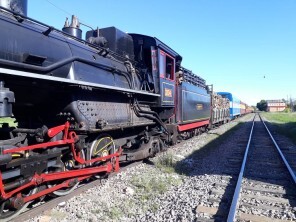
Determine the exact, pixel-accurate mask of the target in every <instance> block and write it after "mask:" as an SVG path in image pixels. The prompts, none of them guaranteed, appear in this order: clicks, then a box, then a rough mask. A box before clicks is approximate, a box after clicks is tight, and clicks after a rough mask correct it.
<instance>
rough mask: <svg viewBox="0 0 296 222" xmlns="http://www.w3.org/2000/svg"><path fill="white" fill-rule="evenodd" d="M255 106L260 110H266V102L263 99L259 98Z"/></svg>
mask: <svg viewBox="0 0 296 222" xmlns="http://www.w3.org/2000/svg"><path fill="white" fill-rule="evenodd" d="M257 108H258V109H259V110H260V111H266V110H267V102H266V101H265V100H261V101H260V102H259V103H257Z"/></svg>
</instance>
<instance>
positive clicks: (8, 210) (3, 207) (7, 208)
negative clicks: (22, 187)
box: [0, 188, 38, 221]
mask: <svg viewBox="0 0 296 222" xmlns="http://www.w3.org/2000/svg"><path fill="white" fill-rule="evenodd" d="M37 191H38V188H34V189H32V190H29V191H27V193H23V194H22V196H23V197H25V196H30V195H32V194H35V193H37ZM32 202H33V201H30V202H27V203H25V204H23V205H22V206H20V207H19V208H18V209H15V208H13V207H12V206H11V203H10V200H5V201H1V202H0V221H10V220H12V219H13V218H15V217H16V216H18V215H19V214H20V213H22V212H23V211H24V210H25V209H26V208H27V207H28V206H29V205H30V203H32Z"/></svg>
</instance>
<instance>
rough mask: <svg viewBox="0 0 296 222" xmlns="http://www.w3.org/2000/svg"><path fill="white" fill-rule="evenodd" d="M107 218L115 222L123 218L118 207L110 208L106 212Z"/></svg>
mask: <svg viewBox="0 0 296 222" xmlns="http://www.w3.org/2000/svg"><path fill="white" fill-rule="evenodd" d="M108 216H109V218H111V219H112V220H117V219H119V218H120V217H122V216H123V212H122V211H121V209H120V208H118V207H111V209H110V210H109V211H108Z"/></svg>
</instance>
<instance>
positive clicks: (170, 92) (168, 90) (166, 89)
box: [164, 88, 173, 97]
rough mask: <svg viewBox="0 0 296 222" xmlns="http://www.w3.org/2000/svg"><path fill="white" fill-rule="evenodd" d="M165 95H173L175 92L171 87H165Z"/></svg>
mask: <svg viewBox="0 0 296 222" xmlns="http://www.w3.org/2000/svg"><path fill="white" fill-rule="evenodd" d="M164 96H165V97H173V92H172V90H171V89H168V88H164Z"/></svg>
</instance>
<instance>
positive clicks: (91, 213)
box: [29, 114, 253, 221]
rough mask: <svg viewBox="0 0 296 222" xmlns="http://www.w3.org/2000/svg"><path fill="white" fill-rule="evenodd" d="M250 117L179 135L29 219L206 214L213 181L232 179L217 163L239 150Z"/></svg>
mask: <svg viewBox="0 0 296 222" xmlns="http://www.w3.org/2000/svg"><path fill="white" fill-rule="evenodd" d="M252 117H253V115H252V114H250V115H247V116H245V117H243V118H240V119H238V120H236V121H232V122H230V123H228V124H225V125H223V126H220V127H219V128H217V129H214V130H211V131H209V132H208V133H204V134H202V135H200V136H197V137H194V138H192V139H189V140H186V141H183V142H182V143H180V144H177V145H175V146H173V147H171V148H169V149H168V151H167V152H165V153H162V154H160V155H158V156H157V157H155V158H152V159H150V161H149V162H148V163H141V164H139V165H137V166H135V167H132V168H128V169H127V170H125V171H124V172H121V173H119V174H117V175H116V176H114V177H112V178H109V179H107V180H104V181H103V183H102V185H100V186H97V187H94V188H92V189H89V190H87V191H86V192H84V193H82V194H80V195H79V196H76V197H74V198H72V199H70V200H68V201H67V202H64V203H60V204H59V206H57V207H55V208H54V209H51V210H48V211H46V212H44V214H43V215H40V216H38V217H36V218H32V219H31V220H29V221H196V220H197V219H198V218H205V219H206V218H211V215H209V214H207V213H205V212H201V211H200V210H199V209H200V208H202V207H206V208H217V207H218V206H219V200H221V195H219V193H215V192H212V191H213V189H216V184H227V183H230V181H231V180H232V176H231V175H229V174H227V173H225V172H224V171H225V167H222V166H224V165H225V163H226V162H227V161H226V158H227V157H229V156H231V155H235V152H233V150H237V152H240V150H239V149H238V148H237V147H238V144H237V142H236V141H237V138H240V139H241V138H242V137H246V140H247V137H248V133H246V132H248V130H249V129H250V122H251V120H252ZM242 123H246V124H242ZM237 124H241V126H239V128H238V130H235V131H234V132H231V133H230V134H229V135H228V136H227V140H226V139H225V140H223V142H221V141H218V142H217V141H215V140H216V138H218V137H219V136H220V135H222V134H224V133H225V132H227V131H228V130H229V129H231V128H232V127H234V126H236V125H237ZM246 134H247V135H246ZM206 145H207V146H206ZM205 146H206V147H205ZM205 148H207V149H205ZM213 200H217V202H215V201H213Z"/></svg>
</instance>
